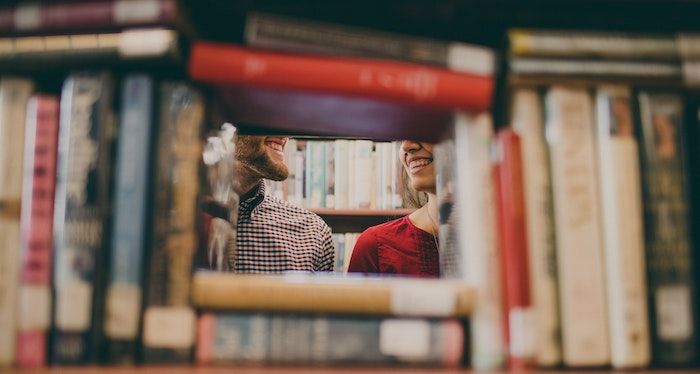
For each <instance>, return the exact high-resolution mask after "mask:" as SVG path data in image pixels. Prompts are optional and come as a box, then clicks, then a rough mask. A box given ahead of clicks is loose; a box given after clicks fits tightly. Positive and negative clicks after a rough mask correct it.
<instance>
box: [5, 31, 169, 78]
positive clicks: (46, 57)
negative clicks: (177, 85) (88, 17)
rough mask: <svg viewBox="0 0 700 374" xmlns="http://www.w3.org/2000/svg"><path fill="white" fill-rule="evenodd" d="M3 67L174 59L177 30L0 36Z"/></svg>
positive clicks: (30, 68) (18, 68) (20, 68)
mask: <svg viewBox="0 0 700 374" xmlns="http://www.w3.org/2000/svg"><path fill="white" fill-rule="evenodd" d="M0 46H2V48H0V68H2V69H3V70H7V71H36V70H40V69H41V68H43V67H45V66H46V64H51V65H52V66H56V67H70V66H80V65H81V64H85V63H86V62H90V63H93V64H98V63H99V64H103V65H110V64H114V63H115V62H118V61H129V60H155V59H162V60H164V61H165V60H168V59H169V60H172V61H176V60H177V59H178V58H179V56H178V41H177V33H176V32H174V31H172V30H168V29H160V28H155V29H135V30H126V31H122V32H116V33H101V34H78V35H50V36H23V37H9V38H0Z"/></svg>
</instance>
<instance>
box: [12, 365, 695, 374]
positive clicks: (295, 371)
mask: <svg viewBox="0 0 700 374" xmlns="http://www.w3.org/2000/svg"><path fill="white" fill-rule="evenodd" d="M28 372H31V373H33V374H87V373H94V372H99V373H103V374H131V373H134V374H141V373H148V374H222V373H236V374H263V373H265V374H307V373H308V374H355V373H361V374H391V373H396V374H433V373H439V374H476V373H479V371H475V370H469V369H434V368H431V369H421V368H397V367H392V368H352V367H346V368H324V367H274V366H273V367H251V366H238V367H236V368H235V369H234V368H231V367H155V366H146V367H60V368H58V367H57V368H47V369H37V370H31V371H23V370H19V369H10V370H8V371H5V372H4V373H7V374H21V373H28ZM541 372H542V371H535V370H522V371H518V373H520V374H535V373H541ZM585 372H586V373H587V374H616V373H620V371H616V370H609V369H598V370H586V371H585ZM653 372H654V373H655V374H680V373H688V371H683V370H670V369H669V370H654V371H653ZM489 373H491V374H508V373H512V371H507V370H499V371H489ZM546 373H548V374H570V373H572V371H567V370H547V371H546Z"/></svg>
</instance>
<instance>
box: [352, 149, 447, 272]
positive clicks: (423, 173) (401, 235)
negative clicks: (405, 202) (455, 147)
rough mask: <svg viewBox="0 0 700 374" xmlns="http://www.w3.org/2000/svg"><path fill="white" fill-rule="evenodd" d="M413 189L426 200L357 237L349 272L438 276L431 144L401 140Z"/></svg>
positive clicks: (402, 151) (434, 188) (400, 157)
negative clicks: (424, 196) (409, 210)
mask: <svg viewBox="0 0 700 374" xmlns="http://www.w3.org/2000/svg"><path fill="white" fill-rule="evenodd" d="M399 159H400V161H401V164H402V165H403V168H404V170H405V171H406V173H405V174H404V175H405V176H406V177H407V178H408V180H407V182H408V183H407V184H408V185H409V186H410V187H411V189H412V190H414V191H417V192H421V193H425V194H426V195H427V196H428V201H427V203H425V204H424V205H423V206H422V207H421V208H419V209H418V210H416V211H414V212H413V213H411V214H410V215H408V216H405V217H402V218H399V219H396V220H393V221H389V222H387V223H384V224H381V225H377V226H373V227H370V228H369V229H367V230H365V232H363V233H362V234H361V235H360V237H359V238H358V239H357V243H356V244H355V248H354V249H353V253H352V257H351V259H350V264H349V266H348V272H358V273H383V274H401V275H410V276H423V277H438V276H439V275H440V269H439V256H438V240H437V230H438V224H437V222H438V221H437V215H438V212H437V198H436V195H435V193H436V187H435V166H434V164H433V145H432V144H430V143H422V142H415V141H409V140H404V141H403V142H401V152H400V155H399Z"/></svg>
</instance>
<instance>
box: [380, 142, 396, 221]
mask: <svg viewBox="0 0 700 374" xmlns="http://www.w3.org/2000/svg"><path fill="white" fill-rule="evenodd" d="M382 148H384V154H383V155H382V172H381V176H382V181H381V185H382V209H393V208H394V205H393V200H394V198H393V196H392V194H393V190H394V184H395V183H396V182H395V181H394V180H393V179H392V175H393V174H392V173H393V172H392V170H391V168H392V165H393V164H392V162H393V161H396V159H397V158H398V155H395V154H394V152H393V151H394V149H393V148H392V144H391V143H382Z"/></svg>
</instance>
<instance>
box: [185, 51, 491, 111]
mask: <svg viewBox="0 0 700 374" xmlns="http://www.w3.org/2000/svg"><path fill="white" fill-rule="evenodd" d="M189 73H190V76H191V77H192V78H193V79H195V80H199V81H202V82H205V83H206V82H208V83H216V84H222V83H224V84H244V85H257V86H262V87H269V88H282V89H284V88H288V89H301V90H309V91H316V92H328V93H337V94H347V95H362V96H367V97H374V98H378V99H386V100H394V101H403V102H409V103H417V104H422V105H427V106H433V107H439V108H449V107H459V108H466V109H470V110H475V111H480V110H486V109H488V108H489V107H490V104H491V93H492V91H493V80H492V79H491V78H490V77H484V76H478V75H473V74H463V73H454V72H450V71H447V70H443V69H437V68H432V67H426V66H421V65H414V64H407V63H397V62H389V61H374V60H363V59H359V58H347V59H342V60H340V59H336V58H332V57H322V56H303V55H289V54H281V53H271V52H259V51H253V50H249V49H245V48H239V47H235V46H233V45H226V44H217V43H207V42H198V43H195V44H194V45H193V48H192V53H191V55H190V62H189Z"/></svg>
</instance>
